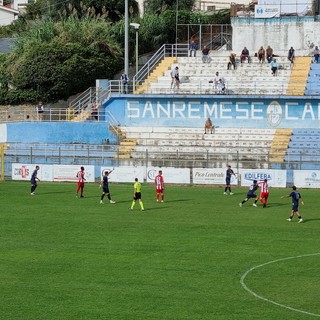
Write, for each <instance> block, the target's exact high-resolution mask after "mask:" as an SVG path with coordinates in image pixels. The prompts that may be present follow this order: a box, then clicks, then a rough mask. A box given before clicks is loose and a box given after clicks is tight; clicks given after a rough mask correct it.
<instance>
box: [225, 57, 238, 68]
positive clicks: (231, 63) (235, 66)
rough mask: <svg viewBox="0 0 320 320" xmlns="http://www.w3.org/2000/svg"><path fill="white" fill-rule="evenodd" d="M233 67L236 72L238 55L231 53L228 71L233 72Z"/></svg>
mask: <svg viewBox="0 0 320 320" xmlns="http://www.w3.org/2000/svg"><path fill="white" fill-rule="evenodd" d="M232 66H233V70H236V68H237V64H236V54H235V53H231V54H230V56H229V61H228V66H227V68H228V70H231V67H232Z"/></svg>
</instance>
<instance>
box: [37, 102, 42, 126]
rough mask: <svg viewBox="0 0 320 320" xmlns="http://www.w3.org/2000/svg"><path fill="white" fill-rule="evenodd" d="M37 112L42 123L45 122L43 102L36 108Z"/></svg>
mask: <svg viewBox="0 0 320 320" xmlns="http://www.w3.org/2000/svg"><path fill="white" fill-rule="evenodd" d="M36 111H37V116H38V120H39V121H42V120H43V113H44V104H43V102H42V101H39V103H38V105H37V107H36Z"/></svg>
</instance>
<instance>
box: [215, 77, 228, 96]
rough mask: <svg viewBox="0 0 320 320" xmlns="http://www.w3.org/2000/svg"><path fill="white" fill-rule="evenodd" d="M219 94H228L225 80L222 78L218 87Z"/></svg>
mask: <svg viewBox="0 0 320 320" xmlns="http://www.w3.org/2000/svg"><path fill="white" fill-rule="evenodd" d="M217 93H218V94H225V93H226V85H225V82H224V79H223V78H222V77H221V78H220V79H219V83H218V85H217Z"/></svg>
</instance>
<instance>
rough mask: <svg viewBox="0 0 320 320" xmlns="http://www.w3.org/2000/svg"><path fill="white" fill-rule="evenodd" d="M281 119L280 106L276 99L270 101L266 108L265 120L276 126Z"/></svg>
mask: <svg viewBox="0 0 320 320" xmlns="http://www.w3.org/2000/svg"><path fill="white" fill-rule="evenodd" d="M281 120H282V107H281V105H280V104H279V102H277V101H272V102H271V103H270V104H269V105H268V108H267V121H268V124H269V125H270V126H271V127H278V126H279V124H280V123H281Z"/></svg>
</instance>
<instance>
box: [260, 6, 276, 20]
mask: <svg viewBox="0 0 320 320" xmlns="http://www.w3.org/2000/svg"><path fill="white" fill-rule="evenodd" d="M254 17H255V18H258V19H259V18H278V17H280V6H277V5H255V6H254Z"/></svg>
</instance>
